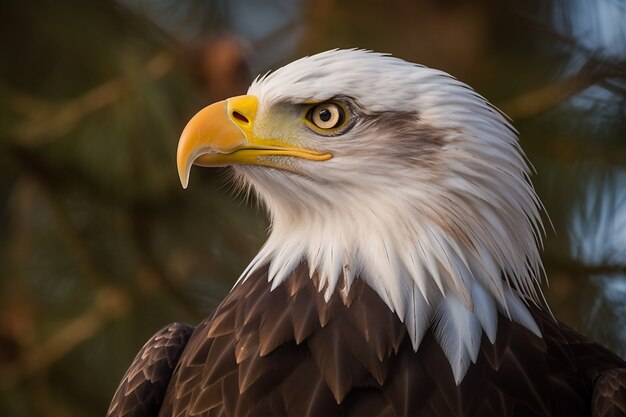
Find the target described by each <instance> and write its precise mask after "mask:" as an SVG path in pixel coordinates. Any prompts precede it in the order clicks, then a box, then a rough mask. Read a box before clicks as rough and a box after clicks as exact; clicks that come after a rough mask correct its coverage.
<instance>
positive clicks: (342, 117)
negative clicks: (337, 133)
mask: <svg viewBox="0 0 626 417" xmlns="http://www.w3.org/2000/svg"><path fill="white" fill-rule="evenodd" d="M307 119H308V120H309V121H310V122H311V123H313V124H314V125H315V126H316V127H317V128H319V129H322V130H329V129H336V128H338V127H341V126H342V125H343V124H344V122H345V121H346V112H345V110H344V109H343V107H341V106H340V105H339V104H337V103H332V102H327V103H321V104H318V105H316V106H314V107H312V108H311V109H310V110H309V112H308V114H307Z"/></svg>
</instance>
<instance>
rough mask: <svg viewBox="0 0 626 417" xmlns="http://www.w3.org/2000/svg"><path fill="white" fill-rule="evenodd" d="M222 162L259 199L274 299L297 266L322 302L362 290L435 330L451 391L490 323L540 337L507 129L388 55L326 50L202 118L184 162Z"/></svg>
mask: <svg viewBox="0 0 626 417" xmlns="http://www.w3.org/2000/svg"><path fill="white" fill-rule="evenodd" d="M177 164H178V171H179V175H180V179H181V182H182V184H183V186H184V187H186V186H187V182H188V178H189V173H190V169H191V166H192V165H194V164H195V165H201V166H211V167H213V166H229V167H230V169H231V170H232V174H233V179H234V181H235V182H236V183H237V184H239V185H240V186H242V187H244V189H247V190H251V191H252V192H254V193H255V194H256V196H257V197H258V199H259V200H260V201H262V202H263V203H264V206H265V207H266V208H267V210H268V213H269V216H270V219H271V232H270V235H269V238H268V241H267V242H266V244H265V245H264V247H263V248H262V249H261V251H260V252H259V254H258V255H257V256H256V258H255V259H254V260H253V261H252V263H251V264H250V266H249V267H248V269H247V270H246V271H245V272H244V274H243V275H242V277H241V278H240V279H244V280H245V279H246V278H247V277H248V275H249V273H250V272H251V271H253V270H255V269H256V268H258V267H261V266H264V265H268V264H269V271H270V272H269V277H270V278H269V279H270V281H271V283H272V284H271V285H272V288H275V287H276V286H278V285H280V284H281V282H283V281H284V280H285V279H286V278H287V277H288V276H289V274H290V273H291V272H292V271H293V270H294V269H295V268H296V267H297V266H298V265H300V264H301V263H303V262H306V263H307V265H308V267H309V269H310V274H311V276H313V275H316V276H317V278H318V282H319V290H320V291H324V292H325V293H324V294H325V297H326V298H327V300H328V299H330V297H332V296H333V295H334V294H335V293H339V294H340V295H345V294H347V293H348V292H349V291H350V285H351V283H352V282H353V281H354V280H355V279H363V280H364V281H365V282H366V283H367V284H368V285H370V286H371V287H372V288H373V289H374V290H375V291H376V292H377V293H378V295H379V296H380V297H381V298H382V299H383V300H384V301H385V303H387V305H388V306H389V308H390V309H392V310H393V311H394V312H396V314H397V315H398V316H399V317H400V319H401V320H402V321H403V322H404V323H405V324H406V326H407V329H408V331H409V334H410V336H411V339H412V342H413V345H414V347H415V349H417V347H418V346H419V343H420V341H421V337H422V336H423V334H424V332H425V330H426V329H427V328H428V326H431V325H433V324H434V325H435V326H436V328H435V334H436V335H437V338H438V341H439V343H440V344H441V345H442V347H443V349H444V352H445V353H446V355H447V356H448V358H449V359H450V362H451V365H452V368H453V371H454V375H455V378H456V379H457V382H458V381H460V379H461V378H462V377H463V375H464V373H465V371H466V369H467V366H468V365H469V361H470V360H472V361H475V360H476V355H477V354H478V344H477V343H478V341H479V340H480V335H481V334H482V332H485V333H486V334H487V336H488V337H489V339H490V340H491V341H492V342H493V341H494V339H495V335H496V327H497V316H498V312H500V313H503V314H506V315H508V316H509V317H511V318H512V319H514V320H516V321H518V322H520V323H522V324H523V325H524V326H526V327H527V328H529V329H530V330H531V331H533V332H535V333H537V334H538V333H539V330H538V328H537V326H536V324H535V323H534V321H533V319H532V317H531V316H530V314H529V313H528V311H527V309H526V307H525V302H527V301H532V302H538V301H540V298H541V294H540V290H539V289H538V283H539V281H540V278H541V275H542V266H541V262H540V257H539V249H538V247H539V246H540V245H541V236H542V233H543V230H542V224H541V218H540V211H541V203H540V201H539V199H538V198H537V195H536V194H535V191H534V189H533V186H532V184H531V182H530V179H529V175H530V170H529V167H528V164H527V163H526V160H525V157H524V154H523V152H522V151H521V149H520V147H519V145H518V142H517V135H516V131H515V129H514V128H513V127H512V126H511V125H510V124H509V122H508V121H507V119H506V118H505V117H504V116H503V115H502V114H501V113H500V112H499V111H498V110H497V109H496V108H495V107H493V106H492V105H490V104H489V103H488V102H487V101H486V100H485V99H484V98H483V97H481V96H480V95H479V94H478V93H476V92H475V91H474V90H473V89H471V88H470V87H469V86H467V85H466V84H464V83H462V82H460V81H458V80H456V79H455V78H453V77H451V76H450V75H448V74H446V73H444V72H442V71H439V70H435V69H431V68H427V67H424V66H420V65H416V64H413V63H409V62H406V61H403V60H401V59H398V58H394V57H391V56H388V55H384V54H379V53H373V52H369V51H363V50H331V51H327V52H323V53H320V54H317V55H313V56H309V57H305V58H302V59H299V60H297V61H295V62H292V63H290V64H288V65H286V66H284V67H282V68H280V69H278V70H276V71H274V72H272V73H269V74H266V75H264V76H262V77H257V79H256V80H255V81H254V82H253V83H252V85H251V86H250V88H249V89H248V94H247V95H244V96H239V97H233V98H230V99H227V100H225V101H221V102H219V103H215V104H213V105H210V106H208V107H206V108H205V109H203V110H201V111H200V112H199V113H198V114H197V115H196V116H194V117H193V118H192V120H191V121H190V122H189V123H188V125H187V126H186V127H185V129H184V131H183V133H182V136H181V139H180V143H179V146H178V155H177Z"/></svg>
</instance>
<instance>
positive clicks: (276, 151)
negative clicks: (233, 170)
mask: <svg viewBox="0 0 626 417" xmlns="http://www.w3.org/2000/svg"><path fill="white" fill-rule="evenodd" d="M258 103H259V102H258V99H257V98H256V97H255V96H238V97H233V98H229V99H227V100H224V101H220V102H218V103H215V104H211V105H210V106H208V107H205V108H204V109H202V110H200V111H199V112H198V113H197V114H196V115H195V116H194V117H192V119H191V120H190V121H189V123H187V126H185V129H184V130H183V133H182V135H181V136H180V141H179V142H178V150H177V154H176V165H177V167H178V176H179V177H180V182H181V183H182V185H183V188H187V184H188V182H189V173H190V171H191V166H192V165H194V164H195V165H201V166H210V167H215V166H225V165H233V164H254V165H265V166H271V167H278V166H277V165H276V163H275V161H272V160H271V158H269V159H268V158H263V157H264V156H268V155H273V156H277V155H278V156H293V157H297V158H304V159H309V160H315V161H325V160H328V159H330V158H332V155H330V154H327V153H321V152H316V151H312V150H308V149H303V148H299V147H295V146H293V145H290V144H287V143H284V142H281V141H278V140H276V139H272V138H269V139H268V138H259V137H256V136H255V135H254V134H253V127H254V122H255V120H256V114H257V109H258Z"/></svg>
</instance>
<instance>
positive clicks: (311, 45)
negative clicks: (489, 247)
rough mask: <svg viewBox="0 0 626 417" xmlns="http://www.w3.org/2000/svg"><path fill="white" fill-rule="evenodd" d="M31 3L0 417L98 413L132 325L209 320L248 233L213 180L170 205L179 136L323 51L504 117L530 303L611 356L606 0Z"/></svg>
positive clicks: (7, 230) (619, 279) (6, 242)
mask: <svg viewBox="0 0 626 417" xmlns="http://www.w3.org/2000/svg"><path fill="white" fill-rule="evenodd" d="M37 3H38V4H37V5H35V4H33V3H32V2H18V1H5V2H2V4H1V5H0V16H2V21H3V24H2V25H0V45H1V46H0V53H1V55H0V197H1V198H0V202H1V206H0V207H1V216H0V236H1V237H2V239H1V240H0V277H1V278H0V409H1V410H2V414H3V415H7V416H14V417H22V416H55V417H56V416H59V417H62V416H102V415H104V413H105V411H106V408H107V406H108V401H109V400H110V398H111V396H112V394H113V392H114V390H115V387H116V385H117V383H118V381H119V380H120V378H121V376H122V374H123V373H124V371H125V369H126V367H127V366H128V365H129V363H130V362H131V360H132V358H133V357H134V355H135V353H136V352H137V351H138V349H139V348H140V347H141V345H142V344H143V343H144V342H145V341H146V340H147V339H148V337H149V336H150V335H151V334H152V333H153V332H155V331H156V330H157V329H159V328H160V327H162V326H163V325H165V324H167V323H170V322H173V321H186V322H190V323H196V322H198V321H199V320H201V319H202V318H203V317H205V316H207V315H208V314H209V313H210V312H211V311H212V309H213V308H214V307H215V306H216V305H217V303H218V302H219V300H220V299H222V297H224V295H225V294H226V293H227V292H228V291H229V289H230V287H231V286H232V284H233V283H234V280H235V279H236V278H237V277H238V275H239V273H240V272H241V271H242V269H243V268H244V267H245V265H246V264H247V262H248V261H249V260H250V259H251V258H252V257H253V256H254V254H255V253H256V251H257V250H258V248H259V247H260V246H261V245H262V243H263V240H264V236H265V232H266V227H267V223H266V220H265V218H264V215H263V213H262V212H261V211H258V210H256V209H255V208H254V207H248V206H246V205H244V204H243V203H241V202H240V201H238V200H237V199H235V198H233V197H232V195H231V193H230V190H229V189H228V186H227V185H225V183H224V181H222V179H223V178H222V177H223V175H222V174H223V173H221V172H220V170H208V169H198V170H194V171H193V173H192V177H193V178H192V181H191V186H190V188H189V189H188V190H187V191H184V192H183V190H182V189H181V187H180V184H179V182H178V177H177V173H176V167H175V152H176V144H177V140H178V136H179V134H180V132H181V131H182V128H183V127H184V125H185V123H186V122H187V120H188V119H189V118H190V117H191V116H192V115H193V114H194V113H195V112H196V111H197V110H198V109H200V108H201V107H203V106H205V105H207V104H209V103H210V102H212V101H215V100H217V99H221V98H224V97H227V96H231V95H234V94H241V93H243V92H245V90H246V86H247V85H248V83H249V81H250V80H251V79H252V77H253V76H255V75H256V74H258V73H263V72H265V71H267V70H268V69H270V68H276V67H278V66H280V65H282V64H283V63H286V62H288V61H290V60H292V59H293V58H296V57H300V56H302V55H304V54H311V53H315V52H318V51H321V50H325V49H329V48H334V47H362V48H368V49H375V50H379V51H383V52H391V53H393V54H395V55H397V56H399V57H401V58H404V59H406V60H410V61H414V62H420V63H423V64H425V65H428V66H432V67H436V68H440V69H443V70H445V71H447V72H449V73H451V74H453V75H454V76H456V77H457V78H459V79H461V80H463V81H465V82H467V83H469V84H470V85H472V86H473V87H474V88H476V90H478V91H479V92H480V93H481V94H483V95H484V96H486V97H487V98H488V99H489V100H490V101H492V102H493V103H494V104H496V105H497V106H499V107H500V108H501V109H502V110H504V111H505V112H507V113H508V114H509V115H510V116H511V117H512V118H513V120H514V123H515V125H516V127H517V128H518V129H519V130H520V132H521V136H520V140H521V143H522V146H523V148H524V149H525V151H526V152H527V154H528V157H529V159H530V161H531V162H532V164H533V165H534V166H535V168H536V170H537V175H536V176H535V177H534V183H535V185H536V187H537V190H538V192H539V194H540V196H541V198H542V200H543V201H544V203H545V205H546V207H547V210H548V213H549V214H550V218H551V220H552V223H553V224H554V229H555V232H553V231H551V230H550V229H548V233H547V239H546V242H545V252H544V262H545V266H546V270H547V275H548V277H549V279H550V286H549V287H546V289H545V291H546V296H547V298H548V299H549V301H550V303H551V306H552V308H553V310H554V312H555V313H556V315H557V316H558V317H559V318H560V319H561V320H563V321H565V322H566V323H568V324H569V325H570V326H573V327H574V328H576V329H578V330H579V331H581V332H582V333H584V334H586V335H587V336H589V337H591V338H593V339H595V340H597V341H598V342H601V343H602V344H605V345H606V346H608V347H610V348H611V349H613V350H615V351H616V352H618V353H620V354H621V355H622V356H624V355H625V354H626V330H625V328H626V110H625V109H626V107H625V106H626V25H625V24H624V22H626V2H624V1H619V0H596V1H590V0H546V1H539V0H533V1H526V2H516V1H513V0H508V1H498V0H480V1H462V0H446V1H435V0H415V1H411V2H409V1H397V2H395V1H390V0H388V1H384V2H382V1H363V0H360V1H358V0H348V1H341V2H340V1H338V0H316V1H307V0H297V1H293V0H263V1H243V0H230V1H226V0H221V1H220V0H213V1H211V0H207V1H203V2H201V1H197V0H179V1H174V0H151V1H150V0H120V1H117V2H115V1H105V0H95V1H81V0H65V1H62V2H58V1H51V0H46V1H40V2H37ZM522 3H523V5H521V4H522ZM546 222H547V221H546Z"/></svg>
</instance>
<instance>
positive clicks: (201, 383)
mask: <svg viewBox="0 0 626 417" xmlns="http://www.w3.org/2000/svg"><path fill="white" fill-rule="evenodd" d="M307 271H308V268H307V267H306V265H301V266H300V267H299V268H297V269H296V270H295V271H294V272H293V273H292V276H291V277H289V278H288V279H287V281H286V282H285V283H284V284H283V285H280V286H279V287H277V288H276V289H275V290H274V291H270V286H269V284H268V282H267V268H261V269H260V270H258V271H256V272H255V273H253V274H252V275H251V276H250V277H249V278H248V279H247V280H246V281H245V282H243V283H241V284H239V285H237V286H236V287H235V288H234V289H233V291H232V292H231V293H230V294H229V295H228V297H227V298H226V299H225V300H224V302H223V303H222V304H221V305H220V306H219V307H218V309H217V311H216V312H215V314H214V315H213V317H212V318H210V319H207V320H205V321H203V322H202V323H200V325H199V326H198V327H197V328H196V330H195V331H194V333H193V336H192V337H191V338H190V339H189V342H188V343H187V346H186V347H185V350H184V352H183V353H182V355H181V356H180V359H179V361H178V365H177V367H176V369H175V370H174V371H173V375H172V378H171V381H170V383H169V386H168V387H167V391H166V392H165V399H164V401H163V405H162V407H161V410H160V413H158V414H157V413H156V412H155V413H154V414H153V415H154V416H155V417H156V416H157V415H158V416H161V417H166V416H167V417H170V416H173V417H182V416H229V417H230V416H252V415H254V416H270V415H271V416H335V415H346V416H446V417H448V416H546V417H547V416H590V415H594V416H602V417H604V416H619V415H624V414H625V413H626V412H625V410H626V388H625V387H626V370H625V369H624V368H626V363H624V361H622V360H621V359H620V358H618V357H617V356H615V355H614V354H612V353H611V352H609V351H607V350H606V349H604V348H602V347H601V346H599V345H597V344H594V343H591V342H589V341H588V340H586V339H585V338H584V337H582V336H580V335H578V334H577V333H575V332H574V331H573V330H571V329H569V328H568V327H566V326H565V325H563V324H561V323H558V322H556V321H555V320H554V319H552V318H551V317H550V316H549V315H548V314H546V313H544V312H542V311H541V310H539V309H536V308H533V307H529V309H530V311H531V312H532V314H533V316H534V318H535V320H536V321H537V324H538V325H539V327H540V329H541V332H542V334H543V338H539V337H537V336H535V335H533V334H532V333H531V332H529V331H528V330H527V329H526V328H524V327H522V326H520V325H518V324H516V323H514V322H511V321H510V320H509V319H508V318H506V317H503V316H500V318H499V326H498V334H497V338H496V343H495V344H494V345H492V344H491V343H490V342H489V341H488V340H487V338H486V337H485V336H483V340H482V344H481V351H480V354H479V356H478V360H477V362H476V364H474V365H472V366H470V369H469V371H468V372H467V374H466V376H465V378H464V379H463V381H462V382H461V384H460V385H458V386H457V385H456V384H455V382H454V378H453V375H452V371H451V368H450V365H449V363H448V360H447V358H446V357H445V355H444V353H443V351H442V350H441V348H440V346H439V344H438V343H437V342H436V341H435V338H434V336H433V334H432V332H431V331H428V332H427V333H426V335H425V337H424V339H423V341H422V343H421V345H420V347H419V350H418V351H417V352H414V351H413V348H412V345H411V341H410V339H409V337H408V334H407V331H406V327H405V326H404V324H403V323H402V322H400V320H399V319H398V317H397V316H396V315H395V314H394V313H393V312H391V311H390V310H389V308H388V307H387V305H386V304H385V303H384V302H383V301H382V300H381V299H380V298H379V297H378V295H377V294H376V293H375V292H374V291H373V290H372V289H371V288H370V287H368V286H367V285H366V284H364V283H363V281H361V280H356V281H355V282H354V284H353V285H352V288H351V290H350V294H349V296H348V297H345V299H342V298H341V297H340V296H339V294H335V295H333V296H332V298H331V299H330V301H329V302H328V303H327V302H325V301H324V298H323V293H320V292H319V291H318V289H317V287H316V282H315V279H310V278H309V276H308V272H307ZM144 349H145V348H144ZM137 360H140V359H139V355H138V359H136V361H137ZM137 366H139V365H138V364H136V363H135V364H134V365H133V367H135V368H136V367H137ZM133 367H131V369H132V368H133ZM129 372H130V371H129ZM118 392H119V391H118ZM128 395H129V396H132V395H133V394H132V393H129V394H128ZM137 397H138V395H136V394H135V395H134V397H133V398H137ZM122 415H125V414H115V413H109V416H111V417H113V416H122ZM129 415H130V414H129ZM137 415H144V414H137Z"/></svg>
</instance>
